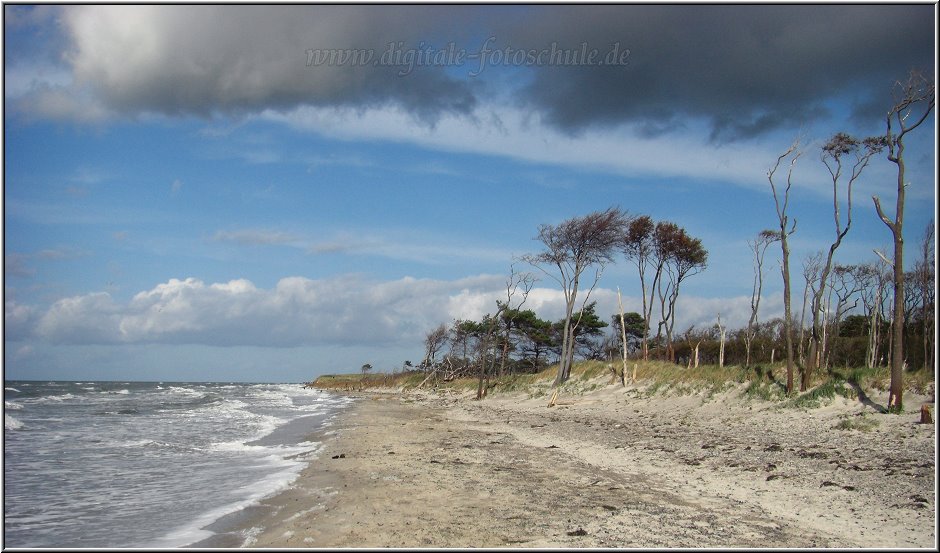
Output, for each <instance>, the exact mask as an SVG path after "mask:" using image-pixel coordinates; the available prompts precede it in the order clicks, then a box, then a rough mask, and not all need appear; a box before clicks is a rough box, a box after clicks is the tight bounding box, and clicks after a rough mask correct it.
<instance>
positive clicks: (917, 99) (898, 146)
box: [872, 71, 936, 412]
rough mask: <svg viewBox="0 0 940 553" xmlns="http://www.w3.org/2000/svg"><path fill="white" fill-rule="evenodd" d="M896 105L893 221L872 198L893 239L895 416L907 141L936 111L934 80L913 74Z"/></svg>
mask: <svg viewBox="0 0 940 553" xmlns="http://www.w3.org/2000/svg"><path fill="white" fill-rule="evenodd" d="M894 92H895V101H894V105H893V106H891V109H890V110H888V114H887V116H886V118H885V121H886V130H885V141H886V143H887V148H888V161H890V162H892V163H894V164H895V165H897V170H898V180H897V187H898V195H897V204H896V207H895V215H894V220H893V221H892V220H891V219H889V218H888V216H887V215H885V212H884V210H882V209H881V201H880V200H879V198H878V196H872V201H873V202H874V204H875V211H876V212H877V213H878V217H879V218H880V219H881V221H882V222H883V223H884V224H885V226H887V227H888V229H890V230H891V235H892V236H893V238H894V259H893V264H894V316H893V321H892V322H893V328H892V342H893V343H892V352H891V391H890V393H889V395H888V408H889V409H891V410H894V411H896V412H901V411H902V410H903V405H904V404H903V400H902V394H903V385H904V384H903V379H904V373H903V370H904V233H903V229H904V193H905V189H906V188H907V186H908V184H909V183H907V182H905V181H904V178H905V166H904V139H905V138H906V136H907V134H908V133H910V132H911V131H913V130H914V129H916V128H917V127H919V126H921V124H923V122H924V121H926V120H927V116H928V115H930V112H931V111H933V108H934V104H935V102H936V90H935V88H934V83H933V81H932V80H931V79H929V78H927V77H926V76H925V75H923V74H922V73H919V72H916V71H912V72H911V74H910V76H909V77H908V79H907V81H906V82H904V83H902V82H900V81H899V82H897V83H896V84H895V90H894Z"/></svg>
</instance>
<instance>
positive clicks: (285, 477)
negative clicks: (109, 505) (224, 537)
mask: <svg viewBox="0 0 940 553" xmlns="http://www.w3.org/2000/svg"><path fill="white" fill-rule="evenodd" d="M288 463H289V465H290V466H289V467H287V468H286V469H284V470H280V471H278V472H275V473H272V474H269V475H268V476H266V477H264V478H262V479H261V480H259V481H257V482H255V483H254V484H253V485H251V486H245V487H243V488H241V489H242V490H245V491H247V492H248V495H247V497H245V498H244V499H242V500H239V501H236V502H233V503H229V504H228V505H223V506H221V507H218V508H216V509H212V510H210V511H209V512H207V513H204V514H202V515H199V516H198V517H196V518H195V519H194V520H193V521H192V522H191V523H190V524H187V525H186V526H184V527H182V528H179V529H177V530H175V531H173V532H170V533H169V534H167V535H165V536H164V537H162V538H160V539H159V540H157V541H156V543H154V544H153V546H152V547H182V546H185V545H189V544H192V543H195V542H198V541H201V540H204V539H206V538H208V537H210V536H211V535H212V534H213V533H212V532H210V531H209V530H205V529H204V528H205V527H206V526H208V525H210V524H212V523H213V522H215V521H216V520H219V519H220V518H222V517H224V516H225V515H227V514H230V513H234V512H236V511H241V510H243V509H245V508H247V507H249V506H251V505H254V504H256V503H257V502H259V501H261V500H262V499H264V498H266V497H270V496H272V495H274V494H276V493H277V492H279V491H281V490H283V489H284V488H286V487H287V486H289V485H290V483H291V482H293V481H294V480H295V479H296V478H297V475H298V474H300V470H301V469H302V468H303V467H304V466H305V463H300V462H288Z"/></svg>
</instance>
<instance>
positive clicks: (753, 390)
mask: <svg viewBox="0 0 940 553" xmlns="http://www.w3.org/2000/svg"><path fill="white" fill-rule="evenodd" d="M636 364H637V380H636V382H635V383H634V384H633V385H632V386H631V387H630V388H629V389H627V390H626V392H625V393H627V394H631V395H633V396H634V397H645V398H650V397H662V396H677V395H700V396H702V397H703V398H704V400H705V401H710V400H712V399H713V398H714V396H716V395H717V394H723V393H732V394H733V395H735V396H736V397H739V398H740V399H742V400H745V401H767V402H772V403H776V404H778V405H779V406H780V407H783V408H793V409H815V408H818V407H821V406H824V405H827V404H828V403H830V402H831V401H832V400H833V399H834V398H836V397H837V396H838V397H844V398H847V399H851V400H858V401H867V402H871V403H872V405H873V406H874V407H875V408H876V409H878V408H881V409H883V408H884V407H885V406H878V405H877V404H875V403H874V402H872V401H871V399H870V397H869V396H870V395H872V394H876V393H884V392H885V391H887V390H889V388H890V382H891V373H890V368H889V367H875V368H865V367H858V368H837V369H830V370H828V371H826V372H823V373H817V374H816V375H814V380H813V382H812V386H811V388H810V389H809V390H808V391H806V392H803V393H800V394H797V395H791V396H788V395H787V393H786V380H785V378H786V362H785V361H784V362H778V363H776V364H775V365H773V366H771V365H757V366H753V367H750V368H748V367H744V366H742V365H728V366H724V367H719V366H718V365H700V366H699V367H697V368H694V369H687V368H684V367H680V366H678V365H675V364H673V363H667V362H663V361H642V360H639V361H637V362H636ZM612 366H613V363H610V362H603V361H596V360H593V361H579V362H576V363H574V365H572V367H571V374H570V378H569V379H568V381H566V382H565V383H564V384H563V385H561V386H560V387H557V389H558V390H559V392H560V395H561V396H562V397H572V396H583V395H585V394H590V393H591V392H593V391H595V390H599V389H605V388H609V387H614V388H615V389H619V388H621V387H620V384H619V376H617V375H616V374H615V371H612V370H611V367H612ZM557 374H558V367H557V366H555V365H553V366H549V367H546V368H544V369H543V370H542V371H540V372H537V373H515V374H507V375H504V376H502V377H494V378H493V379H492V380H491V381H490V383H489V387H488V388H487V392H488V395H491V396H496V395H506V396H519V395H524V396H525V397H528V398H538V397H547V396H549V395H550V394H551V393H552V391H553V388H555V386H554V380H555V378H556V376H557ZM426 379H427V373H425V372H423V371H419V370H412V371H404V372H397V373H389V374H383V373H378V374H357V373H349V374H334V375H323V376H320V377H319V378H317V379H316V380H315V381H313V382H310V383H309V384H308V386H312V387H315V388H319V389H323V390H332V391H348V392H357V391H369V390H416V389H419V388H420V387H421V386H422V383H424V384H425V385H424V388H429V387H430V388H432V389H434V390H436V391H439V392H445V393H448V392H449V393H454V394H461V395H472V394H473V393H474V392H475V390H476V388H477V379H476V377H474V376H465V377H460V378H454V379H452V380H448V381H444V380H436V381H434V382H433V383H432V384H431V385H430V386H429V385H428V384H427V383H425V382H424V381H425V380H426ZM907 385H908V389H909V390H911V391H914V392H917V393H919V394H928V393H931V392H932V391H933V387H934V379H933V375H932V374H929V373H926V372H924V371H917V372H912V373H910V377H909V378H908V380H907ZM849 424H854V423H846V425H849ZM846 428H847V427H846Z"/></svg>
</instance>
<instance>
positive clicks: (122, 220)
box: [3, 4, 936, 381]
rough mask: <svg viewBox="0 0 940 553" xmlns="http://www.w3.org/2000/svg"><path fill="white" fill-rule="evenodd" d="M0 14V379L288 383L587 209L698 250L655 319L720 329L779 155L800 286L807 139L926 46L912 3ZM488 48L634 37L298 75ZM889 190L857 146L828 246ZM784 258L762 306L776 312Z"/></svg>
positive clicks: (496, 270) (482, 307) (838, 125)
mask: <svg viewBox="0 0 940 553" xmlns="http://www.w3.org/2000/svg"><path fill="white" fill-rule="evenodd" d="M4 10H5V11H4V15H5V25H4V32H5V37H4V38H5V43H4V45H5V49H4V64H5V65H4V71H5V75H4V76H5V90H4V99H5V106H4V107H5V111H4V130H5V135H4V197H3V200H4V228H3V232H4V234H3V241H4V253H5V259H4V274H3V278H4V281H3V285H4V312H5V317H4V336H5V340H4V370H5V376H6V378H7V379H20V378H27V379H28V378H36V379H57V378H61V379H83V380H84V379H117V380H244V381H302V380H307V379H310V378H312V377H314V376H316V375H317V374H321V373H324V372H332V371H341V370H355V369H357V368H358V367H359V366H360V365H362V364H363V363H371V364H372V365H373V366H375V367H376V368H377V369H385V370H390V369H392V368H395V367H400V366H401V364H402V362H403V361H404V360H411V361H413V362H418V361H420V359H421V356H422V354H423V350H422V344H421V342H422V338H423V336H424V334H425V333H426V332H427V331H428V330H430V329H431V328H433V327H434V326H436V325H437V324H439V323H441V322H446V323H449V322H451V321H452V320H454V319H456V318H478V317H480V316H482V315H483V314H484V313H486V312H489V311H492V310H494V308H495V300H496V299H498V298H500V297H502V294H504V288H505V281H506V278H507V276H508V275H509V273H510V270H511V267H512V266H513V264H514V263H515V268H516V270H528V271H535V270H534V269H533V268H531V267H527V266H525V265H524V264H522V263H521V262H516V261H514V259H515V258H516V257H518V256H520V255H522V254H525V253H532V252H536V251H538V250H539V243H537V242H536V241H535V240H533V238H534V236H535V235H536V233H537V230H538V226H539V225H540V224H543V223H550V224H555V223H558V222H560V221H562V220H564V219H567V218H569V217H573V216H580V215H584V214H586V213H588V212H591V211H595V210H602V209H605V208H607V207H608V206H611V205H619V206H620V207H622V208H624V209H626V210H627V211H629V212H631V213H634V214H648V215H650V216H651V217H653V218H654V219H656V220H662V219H666V220H670V221H673V222H676V223H677V224H679V225H680V226H682V227H684V228H685V229H686V230H687V231H688V232H689V233H690V234H692V235H693V236H696V237H699V238H701V239H702V241H703V245H704V246H705V248H706V249H707V250H708V251H709V266H708V269H707V270H706V271H705V272H703V273H702V274H700V275H696V276H695V277H692V278H691V279H690V280H688V281H687V283H685V284H683V293H682V297H681V299H680V304H679V311H678V313H677V319H678V321H677V325H676V328H677V329H678V328H687V327H688V326H689V325H692V324H695V325H698V326H710V325H712V324H714V321H715V317H716V315H717V314H718V313H719V312H720V313H721V315H722V320H723V321H727V322H728V324H729V325H730V326H732V327H740V326H743V325H744V324H745V323H746V320H747V315H748V304H749V298H750V292H751V279H752V275H753V273H752V268H751V259H750V252H749V250H748V247H747V240H748V239H751V238H753V237H754V235H756V234H757V233H758V232H759V231H760V230H762V229H765V228H771V227H772V226H773V225H774V216H775V215H774V207H773V199H772V197H771V195H770V189H769V185H768V183H767V179H766V171H767V169H768V168H769V167H770V166H771V164H772V163H773V162H774V160H775V159H776V156H777V155H779V154H780V153H782V152H783V151H784V150H785V149H786V148H787V147H788V146H789V145H790V143H791V142H792V141H793V140H794V138H795V137H797V136H801V137H802V144H803V148H804V152H805V153H804V155H803V157H802V158H801V160H800V162H799V163H798V165H797V167H796V171H795V179H794V191H793V199H792V207H791V210H792V213H793V215H794V216H795V217H797V219H798V221H799V224H798V231H797V233H796V234H795V235H794V236H793V265H792V269H791V270H792V271H793V272H794V274H795V275H796V276H795V278H797V279H799V276H798V275H799V271H800V262H801V260H802V259H803V258H804V257H805V256H806V255H807V254H810V253H812V252H814V251H818V250H821V249H824V248H827V247H828V245H829V242H830V241H831V240H832V237H833V232H834V231H833V223H832V198H831V188H829V187H830V186H831V185H830V184H829V181H828V175H827V173H826V172H825V168H824V166H823V165H822V164H821V163H820V161H819V152H820V146H821V144H822V143H823V142H824V141H825V140H826V139H827V138H828V137H829V136H831V135H833V134H834V133H835V132H837V131H847V132H850V133H852V134H855V135H857V136H867V135H872V134H880V133H883V132H884V123H883V118H884V112H885V111H886V109H887V108H888V107H889V106H890V103H891V86H892V83H894V81H895V80H898V79H904V78H905V77H906V74H907V72H908V71H909V70H910V69H911V68H922V69H925V70H928V72H929V73H931V74H933V72H934V70H935V65H936V60H935V58H934V55H933V52H934V51H935V44H934V42H933V41H934V38H933V37H934V30H935V22H936V6H935V5H933V4H929V5H919V6H902V7H891V6H762V7H742V6H724V7H719V6H711V7H710V6H702V7H695V8H690V7H688V6H605V7H593V8H592V7H566V6H522V7H519V6H462V7H461V6H444V7H441V6H438V7H424V6H411V7H396V6H291V7H290V8H285V7H280V8H278V7H254V8H247V9H246V7H226V6H208V7H206V6H203V7H192V6H157V7H146V6H92V7H88V6H66V7H52V6H41V7H38V8H34V7H29V6H10V5H8V6H5V7H4ZM729 21H731V22H732V23H734V25H735V26H736V28H737V29H739V32H738V33H736V34H734V35H733V36H729V35H728V33H726V32H724V31H722V29H724V28H725V27H726V25H727V24H728V23H729ZM892 26H893V27H892ZM823 29H824V30H825V32H822V30H823ZM889 29H890V30H889ZM488 37H494V40H492V41H490V43H491V44H492V45H494V47H495V46H498V47H501V48H506V47H507V46H508V47H511V48H515V49H530V50H532V51H538V50H539V49H542V48H547V47H549V45H551V44H552V43H556V45H558V46H559V47H570V48H578V47H579V46H580V45H581V44H587V45H588V47H590V48H597V49H598V51H599V52H601V54H603V53H604V52H607V51H609V50H610V49H611V48H612V45H613V44H615V43H619V44H620V45H621V46H620V47H621V48H629V50H630V54H629V56H628V57H627V58H626V59H627V63H626V64H625V65H622V66H615V67H595V66H592V67H586V66H580V67H571V66H565V67H561V66H552V65H551V64H545V65H528V66H526V65H524V64H519V65H512V64H510V65H508V66H495V65H493V64H491V65H490V66H488V67H487V68H485V69H484V70H483V71H480V72H479V74H478V75H475V74H473V73H474V72H475V71H477V70H478V67H479V66H478V64H477V63H465V64H462V65H450V66H446V67H445V66H429V67H419V68H416V69H415V70H414V71H413V72H412V73H410V74H408V75H405V76H399V75H398V74H397V72H398V71H399V70H400V68H394V67H391V68H390V67H378V66H370V67H350V66H337V65H334V66H318V67H317V66H308V65H307V64H306V59H307V54H306V51H307V50H308V49H327V48H359V49H363V50H366V49H369V48H371V49H373V50H374V51H375V52H376V55H380V54H381V52H383V51H384V50H385V49H386V47H387V46H386V45H387V44H388V43H389V42H395V43H397V41H402V43H403V44H404V48H405V49H407V48H419V47H421V46H420V45H421V44H422V42H423V43H424V44H425V45H427V44H433V45H436V47H443V46H444V45H446V44H447V43H448V42H450V41H454V42H455V44H457V45H458V46H460V47H462V48H464V49H465V50H466V51H467V52H469V53H474V52H476V53H479V50H480V48H481V45H482V44H484V43H485V41H486V39H487V38H488ZM902 37H903V38H902ZM489 59H490V60H491V61H492V58H489ZM935 136H936V128H935V120H934V118H933V116H931V118H930V119H929V120H928V123H927V125H926V126H925V127H924V128H922V129H919V130H918V131H917V132H916V133H915V134H912V135H911V136H910V138H909V140H908V152H907V160H908V163H909V173H908V177H909V180H910V181H911V186H910V188H909V193H908V204H907V215H906V221H905V229H906V237H907V243H908V247H909V249H908V251H909V252H910V253H909V254H908V256H907V261H908V262H909V263H912V262H913V257H914V254H913V248H912V246H913V245H916V243H917V241H918V240H919V237H920V235H921V234H922V232H923V230H924V228H925V226H926V224H927V222H928V221H930V220H933V219H934V218H935V210H936V197H935V193H934V191H933V187H932V182H933V180H934V178H935V171H936V159H935V155H934V151H935V147H936V141H935ZM895 178H896V177H895V173H894V166H893V165H892V164H890V163H889V162H887V161H886V160H885V159H884V158H883V156H882V157H880V158H878V159H876V160H874V161H872V163H871V166H870V167H869V168H868V169H867V170H866V172H865V173H864V175H863V176H862V178H861V180H860V181H859V182H858V184H857V185H856V189H855V204H854V212H853V215H854V217H853V227H852V230H851V232H850V234H849V236H848V238H847V240H846V242H845V243H844V245H843V246H842V248H841V249H840V250H839V253H838V255H837V261H839V262H841V263H858V262H868V261H872V260H874V254H873V253H872V249H873V248H883V249H885V251H889V248H888V245H889V244H890V234H889V232H888V230H887V228H886V227H885V226H884V225H883V224H882V223H881V222H880V221H879V220H878V219H877V217H876V216H875V213H874V209H873V207H872V202H871V198H870V197H871V195H872V194H877V195H879V196H880V197H881V199H882V201H883V203H885V204H886V205H892V206H893V203H894V198H895V184H894V183H895ZM843 209H844V207H843ZM778 259H779V250H778V249H771V250H770V253H769V255H768V260H769V263H768V264H767V267H768V268H767V270H766V274H767V276H766V285H765V293H766V294H765V298H764V304H763V308H762V312H761V317H762V319H766V318H769V317H773V316H779V315H780V313H781V312H782V307H781V306H782V299H781V298H780V288H781V284H780V278H779V267H778V265H777V263H778ZM535 272H536V273H537V271H535ZM617 287H620V288H621V289H622V290H623V292H624V294H625V295H626V304H627V305H626V307H627V309H629V310H639V297H638V296H639V281H638V277H637V275H636V271H635V269H634V268H633V266H632V265H631V264H629V263H627V262H624V261H620V262H618V263H616V264H613V265H610V266H608V267H607V268H606V270H605V272H604V276H603V279H602V280H601V282H600V283H599V288H598V290H597V291H596V292H595V297H596V298H597V299H598V301H599V308H600V311H601V313H613V312H614V310H615V308H616V289H617ZM799 290H802V288H801V287H800V288H799ZM560 296H561V294H560V290H557V289H556V288H555V284H554V282H553V281H551V280H550V279H547V278H543V279H542V280H541V281H540V282H539V283H538V285H537V288H536V290H535V291H534V292H533V294H532V295H531V297H530V300H529V303H528V304H527V307H533V308H535V309H536V310H537V311H538V312H539V313H540V315H542V316H543V317H545V318H557V317H560V316H561V314H562V303H561V297H560Z"/></svg>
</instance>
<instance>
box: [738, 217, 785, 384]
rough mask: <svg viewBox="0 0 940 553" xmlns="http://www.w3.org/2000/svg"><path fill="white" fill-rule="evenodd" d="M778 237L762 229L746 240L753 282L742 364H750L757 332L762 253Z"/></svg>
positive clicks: (761, 285) (762, 270) (762, 280)
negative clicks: (751, 262)
mask: <svg viewBox="0 0 940 553" xmlns="http://www.w3.org/2000/svg"><path fill="white" fill-rule="evenodd" d="M779 239H780V235H779V234H778V233H776V232H774V231H772V230H762V231H761V232H759V233H757V238H755V239H754V241H753V242H751V241H750V240H748V242H747V244H748V246H750V247H751V251H752V252H754V284H753V285H752V287H751V317H750V318H749V319H748V321H747V329H745V332H744V351H745V354H744V359H745V361H744V364H745V365H746V366H750V365H751V345H752V343H753V342H754V336H755V335H756V333H757V311H758V309H759V308H760V298H761V290H762V289H763V287H764V255H765V254H766V253H767V248H768V247H769V246H770V245H771V244H773V243H774V242H776V241H777V240H779Z"/></svg>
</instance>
